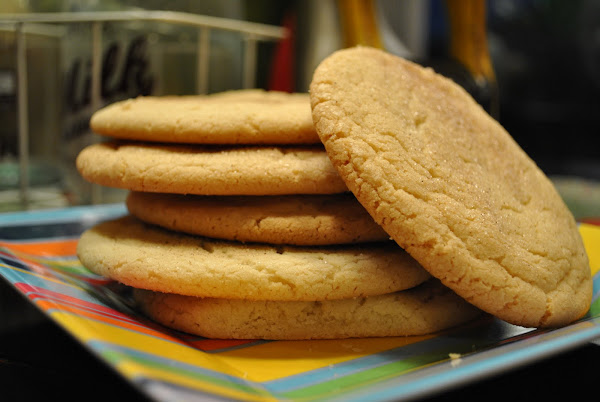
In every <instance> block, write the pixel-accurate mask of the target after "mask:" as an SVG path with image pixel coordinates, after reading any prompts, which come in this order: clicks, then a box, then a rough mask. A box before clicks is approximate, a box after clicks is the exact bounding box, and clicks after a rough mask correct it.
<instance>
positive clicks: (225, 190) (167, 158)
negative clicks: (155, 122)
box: [76, 141, 348, 195]
mask: <svg viewBox="0 0 600 402" xmlns="http://www.w3.org/2000/svg"><path fill="white" fill-rule="evenodd" d="M76 165H77V169H78V170H79V173H80V174H81V175H82V176H83V177H84V178H85V179H86V180H88V181H90V182H92V183H96V184H100V185H104V186H108V187H117V188H124V189H128V190H133V191H146V192H160V193H176V194H200V195H280V194H330V193H340V192H345V191H348V189H347V187H346V185H345V184H344V182H343V180H342V179H341V178H340V176H339V175H338V173H337V171H336V170H335V169H334V168H333V166H332V165H331V162H330V161H329V159H328V157H327V154H326V153H325V150H324V149H323V147H322V145H320V146H319V145H314V146H308V145H307V146H302V147H300V146H295V147H283V146H280V147H274V146H273V147H237V146H229V147H227V146H201V145H196V146H194V145H166V144H155V143H143V142H128V141H125V142H122V141H111V142H106V143H99V144H93V145H90V146H88V147H86V148H84V149H83V150H82V151H81V152H80V153H79V155H78V156H77V160H76Z"/></svg>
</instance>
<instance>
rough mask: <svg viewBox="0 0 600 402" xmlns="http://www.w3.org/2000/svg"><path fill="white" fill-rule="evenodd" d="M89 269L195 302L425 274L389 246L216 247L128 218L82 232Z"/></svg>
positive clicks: (340, 290) (316, 294)
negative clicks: (201, 298) (192, 297)
mask: <svg viewBox="0 0 600 402" xmlns="http://www.w3.org/2000/svg"><path fill="white" fill-rule="evenodd" d="M77 255H78V256H79V259H80V261H81V263H82V264H83V266H85V267H86V268H88V269H89V270H91V271H93V272H95V273H97V274H99V275H103V276H105V277H108V278H111V279H114V280H116V281H119V282H121V283H124V284H126V285H129V286H133V287H136V288H142V289H149V290H155V291H160V292H166V293H177V294H183V295H189V296H199V297H217V298H236V299H248V300H328V299H341V298H351V297H361V296H366V295H375V294H383V293H389V292H394V291H397V290H401V289H406V288H410V287H413V286H416V285H418V284H420V283H422V282H423V281H425V280H427V279H428V278H429V274H427V272H426V271H425V270H424V269H423V268H422V267H421V266H420V265H419V264H418V263H417V262H416V261H414V259H413V258H412V257H410V256H409V255H408V254H407V253H406V252H404V250H402V249H401V248H400V247H398V245H397V244H395V243H394V242H391V241H388V242H385V243H368V244H364V245H353V246H345V247H344V246H336V247H334V246H329V247H292V246H270V245H258V244H242V243H238V242H227V241H219V240H213V239H208V238H203V237H199V236H190V235H186V234H181V233H177V232H172V231H167V230H164V229H161V228H159V227H156V226H152V225H147V224H144V223H142V222H141V221H139V220H138V219H136V218H133V217H131V216H127V217H124V218H119V219H116V220H113V221H109V222H105V223H101V224H99V225H97V226H96V227H94V228H92V229H90V230H88V231H86V232H84V233H83V235H82V236H81V238H80V240H79V244H78V247H77Z"/></svg>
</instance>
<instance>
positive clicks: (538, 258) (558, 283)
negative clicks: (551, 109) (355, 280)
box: [310, 47, 592, 327]
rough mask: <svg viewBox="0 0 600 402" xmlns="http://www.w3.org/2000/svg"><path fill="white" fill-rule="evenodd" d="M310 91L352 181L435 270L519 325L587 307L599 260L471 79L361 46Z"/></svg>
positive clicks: (329, 144) (334, 60)
mask: <svg viewBox="0 0 600 402" xmlns="http://www.w3.org/2000/svg"><path fill="white" fill-rule="evenodd" d="M310 94H311V103H312V108H313V120H314V123H315V127H316V129H317V132H318V134H319V136H320V138H321V140H322V141H323V143H324V144H325V147H326V150H327V153H328V154H329V156H330V159H331V160H332V163H333V165H334V166H335V167H336V168H337V169H338V172H339V173H340V175H341V176H342V178H343V179H344V181H345V182H346V184H347V186H348V188H349V189H350V190H351V191H352V192H353V193H354V194H355V196H356V197H357V199H358V200H359V201H360V202H361V204H363V206H364V207H365V209H366V210H367V211H368V212H369V213H370V214H371V215H372V216H373V218H374V219H375V221H376V222H377V223H379V224H380V225H381V226H382V227H383V228H384V229H385V230H386V231H387V232H388V233H389V234H390V236H391V237H392V238H393V239H394V240H395V241H396V242H397V243H398V244H399V245H400V246H401V247H403V248H404V249H406V250H407V251H408V252H409V253H410V254H411V255H412V256H413V257H414V258H415V259H416V260H417V261H419V262H420V263H421V264H422V265H423V266H424V267H425V269H427V270H428V271H429V272H430V273H431V274H432V275H433V276H435V277H437V278H439V279H440V280H441V281H442V283H444V284H445V285H447V286H448V287H450V288H452V289H453V290H454V291H456V293H458V294H459V295H460V296H462V297H463V298H465V299H466V300H467V301H469V302H471V303H473V304H474V305H476V306H478V307H480V308H481V309H483V310H485V311H487V312H489V313H491V314H493V315H495V316H497V317H499V318H501V319H504V320H506V321H508V322H510V323H513V324H516V325H522V326H527V327H551V326H559V325H564V324H567V323H569V322H571V321H573V320H576V319H578V318H580V317H582V316H583V315H584V314H585V313H586V312H587V310H588V309H589V306H590V302H591V292H592V282H591V278H590V267H589V263H588V259H587V255H586V252H585V249H584V247H583V243H582V240H581V237H580V235H579V232H578V230H577V226H576V222H575V220H574V219H573V216H572V214H571V213H570V211H569V210H568V209H567V207H566V206H565V204H564V202H563V201H562V199H561V198H560V196H559V195H558V193H557V192H556V190H555V188H554V186H553V185H552V183H551V182H550V181H549V180H548V178H547V177H546V176H545V175H544V173H543V172H542V171H541V170H540V169H539V168H538V167H537V166H536V165H535V163H534V162H533V161H532V160H531V159H530V158H529V157H528V156H527V155H526V154H525V152H524V151H523V150H522V149H521V148H520V147H519V146H518V144H517V143H516V142H515V141H514V140H513V139H512V137H511V136H510V135H509V134H508V133H507V132H506V131H505V130H504V129H503V128H502V127H501V126H500V125H499V124H498V123H497V122H496V121H495V120H494V119H492V118H491V117H490V116H489V115H487V113H485V111H484V110H483V109H482V108H481V107H480V106H479V105H477V104H476V102H475V101H474V100H473V99H472V98H471V97H470V96H469V95H468V94H467V93H466V92H465V91H464V90H463V89H462V88H461V87H459V86H458V85H456V84H454V83H453V82H452V81H450V80H448V79H446V78H443V77H441V76H440V75H437V74H436V73H434V72H433V71H432V70H431V69H426V68H422V67H421V66H418V65H416V64H414V63H411V62H409V61H406V60H403V59H401V58H398V57H396V56H393V55H390V54H388V53H385V52H382V51H379V50H375V49H370V48H364V47H356V48H351V49H346V50H342V51H338V52H336V53H334V54H333V55H331V56H330V57H328V58H327V59H326V60H324V61H323V62H322V63H321V65H320V66H319V67H318V68H317V69H316V71H315V74H314V77H313V81H312V83H311V86H310Z"/></svg>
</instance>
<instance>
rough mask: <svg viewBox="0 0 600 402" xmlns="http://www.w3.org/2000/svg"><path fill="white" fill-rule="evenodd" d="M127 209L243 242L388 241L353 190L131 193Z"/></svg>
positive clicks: (142, 217) (175, 227) (155, 220)
mask: <svg viewBox="0 0 600 402" xmlns="http://www.w3.org/2000/svg"><path fill="white" fill-rule="evenodd" d="M126 202H127V208H128V210H129V212H130V213H131V214H132V215H134V216H136V217H137V218H139V219H140V220H142V221H145V222H149V223H153V224H156V225H159V226H162V227H164V228H167V229H170V230H175V231H181V232H185V233H190V234H195V235H200V236H206V237H212V238H217V239H225V240H235V241H241V242H259V243H270V244H291V245H304V246H318V245H334V244H349V243H364V242H373V241H388V240H389V235H388V234H387V233H386V232H385V231H384V230H383V229H382V228H381V226H379V225H377V224H376V223H375V221H374V220H373V218H371V215H369V214H368V213H367V211H365V209H364V208H363V207H362V205H360V203H359V202H358V201H356V198H354V196H353V195H352V194H350V193H343V194H332V195H287V196H194V195H179V194H162V193H141V192H131V193H130V194H129V195H128V196H127V201H126Z"/></svg>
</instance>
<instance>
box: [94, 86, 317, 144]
mask: <svg viewBox="0 0 600 402" xmlns="http://www.w3.org/2000/svg"><path fill="white" fill-rule="evenodd" d="M90 126H91V128H92V130H93V131H95V132H96V133H98V134H102V135H106V136H110V137H114V138H120V139H129V140H143V141H158V142H175V143H197V144H318V143H320V141H319V137H318V136H317V133H316V131H315V128H314V126H313V124H312V115H311V111H310V100H309V97H308V94H306V93H294V94H289V93H285V92H277V91H263V90H258V89H248V90H238V91H228V92H224V93H218V94H212V95H198V96H164V97H139V98H135V99H128V100H124V101H120V102H116V103H113V104H111V105H108V106H106V107H104V108H102V109H100V110H99V111H97V112H96V113H94V115H93V116H92V119H91V120H90Z"/></svg>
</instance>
